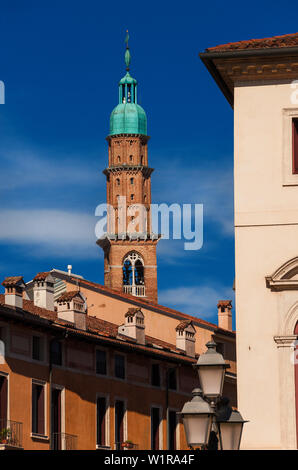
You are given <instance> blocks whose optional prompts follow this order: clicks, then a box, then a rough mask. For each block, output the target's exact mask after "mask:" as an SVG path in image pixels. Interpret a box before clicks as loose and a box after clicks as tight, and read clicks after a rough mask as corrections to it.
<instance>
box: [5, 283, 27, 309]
mask: <svg viewBox="0 0 298 470" xmlns="http://www.w3.org/2000/svg"><path fill="white" fill-rule="evenodd" d="M2 285H3V286H4V287H5V304H6V305H11V306H12V307H17V308H23V292H24V289H25V287H26V284H25V283H24V280H23V277H22V276H11V277H6V278H5V279H4V281H3V282H2Z"/></svg>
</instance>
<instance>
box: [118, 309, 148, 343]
mask: <svg viewBox="0 0 298 470" xmlns="http://www.w3.org/2000/svg"><path fill="white" fill-rule="evenodd" d="M118 333H119V334H121V335H124V336H129V337H130V338H133V339H135V340H136V342H137V343H139V344H145V324H144V314H143V312H142V311H141V309H139V308H129V309H128V312H127V313H126V314H125V323H124V325H120V326H119V328H118Z"/></svg>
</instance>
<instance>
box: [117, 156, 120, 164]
mask: <svg viewBox="0 0 298 470" xmlns="http://www.w3.org/2000/svg"><path fill="white" fill-rule="evenodd" d="M117 160H118V163H120V162H121V157H120V155H118V157H117Z"/></svg>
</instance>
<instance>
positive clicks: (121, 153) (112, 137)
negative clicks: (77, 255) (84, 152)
mask: <svg viewBox="0 0 298 470" xmlns="http://www.w3.org/2000/svg"><path fill="white" fill-rule="evenodd" d="M128 39H129V37H128V33H127V35H126V41H125V42H126V51H125V63H126V75H125V76H124V77H123V78H122V79H121V80H120V82H119V104H118V105H117V106H116V108H115V109H114V110H113V111H112V114H111V117H110V134H109V135H108V137H107V141H108V144H109V166H108V167H107V168H106V169H105V170H104V172H103V173H104V174H105V175H106V181H107V202H108V204H109V206H108V207H109V210H108V214H107V233H106V234H105V235H104V236H103V237H101V238H100V239H99V240H97V244H98V245H99V246H100V247H101V248H102V249H103V251H104V282H105V286H107V287H110V288H112V289H115V290H117V291H120V292H124V293H127V294H131V295H134V296H136V297H144V298H146V299H148V300H153V301H155V302H157V265H156V245H157V243H158V241H159V239H160V236H159V235H156V234H153V233H152V232H151V208H150V204H151V173H152V172H153V168H149V166H148V150H147V144H148V140H149V137H148V136H147V117H146V113H145V111H144V110H143V108H142V107H141V106H140V105H138V104H137V81H136V80H135V79H134V78H132V77H131V76H130V74H129V66H130V60H131V56H130V51H129V47H128Z"/></svg>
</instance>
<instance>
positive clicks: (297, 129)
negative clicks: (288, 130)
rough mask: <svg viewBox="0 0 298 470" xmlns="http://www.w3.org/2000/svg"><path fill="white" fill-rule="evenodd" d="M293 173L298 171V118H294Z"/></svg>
mask: <svg viewBox="0 0 298 470" xmlns="http://www.w3.org/2000/svg"><path fill="white" fill-rule="evenodd" d="M293 173H298V119H293Z"/></svg>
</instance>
